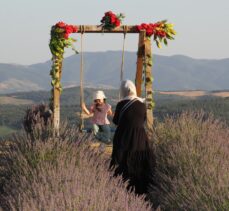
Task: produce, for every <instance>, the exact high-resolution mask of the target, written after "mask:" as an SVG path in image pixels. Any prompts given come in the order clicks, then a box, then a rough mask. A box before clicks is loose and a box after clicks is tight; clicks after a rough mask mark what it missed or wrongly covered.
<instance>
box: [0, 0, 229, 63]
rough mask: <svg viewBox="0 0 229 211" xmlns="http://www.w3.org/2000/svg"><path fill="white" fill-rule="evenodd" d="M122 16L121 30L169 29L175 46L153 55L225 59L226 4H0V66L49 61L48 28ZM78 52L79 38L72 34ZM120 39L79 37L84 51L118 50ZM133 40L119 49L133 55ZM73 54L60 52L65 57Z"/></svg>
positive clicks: (88, 0)
mask: <svg viewBox="0 0 229 211" xmlns="http://www.w3.org/2000/svg"><path fill="white" fill-rule="evenodd" d="M110 10H111V11H113V12H114V13H116V14H117V13H124V14H125V16H126V17H125V19H124V21H123V24H125V25H138V24H141V23H154V22H157V21H160V20H164V19H167V20H168V22H169V23H174V28H175V30H176V31H177V35H176V37H175V40H173V41H170V42H169V44H168V46H167V47H165V46H163V48H162V49H158V48H157V47H156V45H155V43H153V44H152V52H153V54H159V55H165V56H171V55H177V54H179V55H186V56H189V57H192V58H201V59H223V58H229V12H228V11H229V0H189V1H188V0H167V1H166V0H160V1H159V0H158V1H155V0H0V20H1V21H2V23H1V34H0V63H15V64H23V65H30V64H35V63H40V62H45V61H47V60H49V59H50V58H51V53H50V51H49V47H48V44H49V39H50V29H51V26H52V25H54V24H55V23H57V22H59V21H63V22H66V23H68V24H73V25H99V24H100V20H101V18H102V17H103V15H104V12H106V11H110ZM72 37H74V38H76V39H77V40H78V42H77V43H76V44H75V46H76V48H77V49H78V50H79V49H80V45H79V44H80V34H73V35H72ZM122 42H123V35H122V34H85V36H84V51H90V52H91V51H109V50H121V49H122ZM137 46H138V36H137V34H127V37H126V45H125V49H126V50H127V51H135V52H136V51H137ZM72 54H73V52H72V51H71V50H70V49H68V50H66V53H65V57H67V56H69V55H72Z"/></svg>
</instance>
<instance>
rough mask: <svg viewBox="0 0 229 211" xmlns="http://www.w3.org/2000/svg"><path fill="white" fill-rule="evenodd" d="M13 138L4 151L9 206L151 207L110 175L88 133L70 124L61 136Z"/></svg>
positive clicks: (4, 187)
mask: <svg viewBox="0 0 229 211" xmlns="http://www.w3.org/2000/svg"><path fill="white" fill-rule="evenodd" d="M61 128H62V129H63V127H61ZM10 143H12V144H11V145H10V146H9V145H8V147H6V145H4V147H5V152H6V153H5V156H4V157H1V156H0V161H3V160H4V162H5V163H4V165H2V166H3V168H4V174H3V177H4V182H3V183H2V191H1V196H0V202H1V203H0V204H1V206H2V208H3V209H5V210H151V207H150V205H149V204H148V203H147V202H145V200H144V197H138V196H136V195H134V194H133V193H129V192H127V191H126V184H123V183H122V180H121V178H113V177H112V172H109V171H107V169H108V164H107V160H106V159H104V157H103V156H101V155H100V154H99V153H96V152H94V151H91V150H90V148H89V147H88V144H89V143H90V137H85V136H82V135H80V133H79V132H78V131H76V130H75V129H74V128H72V129H71V128H68V127H66V129H65V130H63V131H62V132H61V136H60V138H59V139H53V138H51V137H50V138H46V139H45V140H44V139H36V140H35V142H34V141H31V139H30V138H28V137H27V136H26V135H25V134H24V135H21V136H20V137H19V136H17V137H15V138H14V139H13V141H12V142H10ZM0 146H3V144H0ZM3 202H4V203H3Z"/></svg>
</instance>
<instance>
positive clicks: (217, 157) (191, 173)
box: [151, 112, 229, 210]
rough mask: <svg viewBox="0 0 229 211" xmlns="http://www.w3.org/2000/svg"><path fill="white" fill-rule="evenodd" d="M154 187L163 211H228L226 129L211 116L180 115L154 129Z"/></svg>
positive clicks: (154, 197) (228, 138)
mask: <svg viewBox="0 0 229 211" xmlns="http://www.w3.org/2000/svg"><path fill="white" fill-rule="evenodd" d="M154 141H155V142H156V147H155V148H156V149H155V152H156V158H157V170H156V176H155V178H156V180H157V184H158V185H157V187H154V188H153V187H152V190H151V199H152V200H154V201H158V203H159V204H160V205H161V207H162V209H165V210H229V128H228V126H226V125H225V124H224V123H222V122H219V121H218V120H215V119H214V117H213V116H211V115H208V116H207V115H206V114H204V113H202V112H199V113H191V112H189V113H183V114H181V115H180V116H178V117H177V118H167V119H165V122H163V123H157V124H156V127H155V140H154Z"/></svg>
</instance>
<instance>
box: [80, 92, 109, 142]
mask: <svg viewBox="0 0 229 211" xmlns="http://www.w3.org/2000/svg"><path fill="white" fill-rule="evenodd" d="M93 100H94V103H93V104H92V106H91V107H90V110H88V109H87V107H86V105H85V103H83V105H82V109H83V111H84V112H85V113H86V114H88V115H91V114H92V115H93V116H92V118H91V123H92V129H93V133H94V135H95V137H96V139H98V140H99V141H102V142H104V143H107V144H110V143H111V140H110V137H111V129H110V122H109V120H108V118H107V116H108V115H112V110H111V105H110V104H108V103H107V102H106V96H105V94H104V92H103V91H101V90H99V91H96V92H95V93H94V95H93Z"/></svg>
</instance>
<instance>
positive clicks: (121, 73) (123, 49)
mask: <svg viewBox="0 0 229 211" xmlns="http://www.w3.org/2000/svg"><path fill="white" fill-rule="evenodd" d="M123 30H124V34H123V45H122V63H121V71H120V81H122V80H123V72H124V71H123V70H124V54H125V42H126V33H127V26H126V25H125V26H123Z"/></svg>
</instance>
